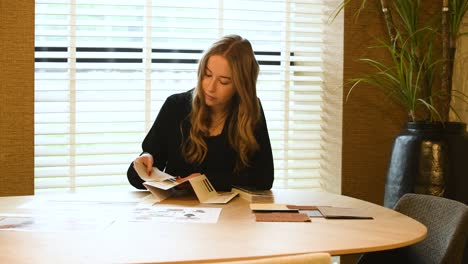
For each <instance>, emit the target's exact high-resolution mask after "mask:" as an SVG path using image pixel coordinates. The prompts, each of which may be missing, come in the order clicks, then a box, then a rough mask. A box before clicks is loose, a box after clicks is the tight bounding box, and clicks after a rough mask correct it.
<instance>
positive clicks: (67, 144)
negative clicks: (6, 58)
mask: <svg viewBox="0 0 468 264" xmlns="http://www.w3.org/2000/svg"><path fill="white" fill-rule="evenodd" d="M325 5H326V1H325V0H291V1H286V0H260V1H259V0H255V1H251V0H249V1H247V0H246V1H243V0H206V1H195V0H181V1H163V0H134V1H122V0H114V1H107V0H69V1H68V0H67V1H65V0H36V31H35V32H36V33H35V133H36V135H35V189H36V191H41V190H47V189H70V190H75V189H77V188H84V187H99V186H107V187H108V186H122V185H128V183H127V179H126V171H127V168H128V166H129V164H130V162H131V161H132V160H133V159H134V158H135V157H136V156H138V155H139V153H140V152H141V142H142V141H143V139H144V136H145V135H146V132H147V131H148V130H149V128H150V127H151V125H152V123H153V121H154V120H155V118H156V116H157V114H158V111H159V109H160V107H161V106H162V104H163V102H164V100H165V99H166V98H167V97H168V96H169V95H171V94H174V93H177V92H183V91H186V90H189V89H191V88H192V87H194V86H195V84H196V69H197V62H198V60H199V58H200V57H201V55H202V52H203V50H204V49H206V48H208V47H209V46H210V45H211V44H212V43H213V42H214V41H215V40H217V39H218V38H219V37H221V36H223V35H226V34H239V35H241V36H243V37H245V38H247V39H249V40H250V42H251V43H252V45H253V48H254V51H255V55H256V58H257V60H258V61H259V63H260V76H259V79H258V86H257V87H258V96H259V98H260V99H261V101H262V104H263V107H264V110H265V115H266V119H267V123H268V128H269V133H270V138H271V143H272V148H273V156H274V165H275V182H274V188H316V189H321V188H322V181H321V178H320V161H321V150H322V148H323V147H322V145H321V139H322V125H321V122H322V117H321V114H322V92H323V62H322V53H323V37H324V36H323V34H324V33H323V25H324V21H326V20H327V18H328V17H327V14H326V9H325V8H324V6H325Z"/></svg>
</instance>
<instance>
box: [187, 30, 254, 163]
mask: <svg viewBox="0 0 468 264" xmlns="http://www.w3.org/2000/svg"><path fill="white" fill-rule="evenodd" d="M213 55H221V56H223V57H224V58H225V59H226V60H227V61H228V63H229V66H230V68H231V73H232V76H231V78H232V83H233V86H234V89H235V91H236V92H235V94H234V96H233V97H232V99H231V105H230V108H229V113H230V119H229V124H228V125H227V128H228V130H227V133H228V139H229V144H230V146H231V147H232V148H233V149H234V150H235V151H236V153H237V160H236V167H235V171H236V172H239V171H240V170H241V169H242V168H245V167H248V166H249V164H250V158H251V157H252V155H253V154H254V153H255V152H256V151H257V150H258V149H259V145H258V142H257V140H256V139H255V135H254V130H255V127H256V126H257V123H258V122H259V120H260V105H259V101H258V99H257V87H256V84H257V77H258V73H259V66H258V62H257V60H256V59H255V56H254V52H253V50H252V45H251V44H250V42H249V41H248V40H247V39H244V38H242V37H240V36H238V35H228V36H225V37H223V38H221V39H220V40H218V41H217V42H215V43H214V44H213V45H212V46H211V47H210V48H209V49H208V50H207V51H206V52H205V54H204V55H203V57H202V58H201V60H200V62H199V65H198V82H197V86H196V88H195V89H194V91H193V96H192V112H191V114H190V121H191V124H192V127H191V129H190V132H189V135H188V136H187V138H186V140H185V142H184V144H183V146H182V153H183V155H184V157H185V159H186V160H187V161H188V162H191V163H197V164H200V163H201V162H203V160H204V159H205V157H206V155H207V152H208V147H207V145H206V142H205V140H204V139H203V136H207V135H209V132H208V129H209V122H210V121H209V120H210V116H209V113H210V112H209V109H208V107H207V106H206V104H205V99H204V96H203V90H202V81H203V78H204V76H205V71H206V67H207V62H208V59H209V58H210V57H211V56H213Z"/></svg>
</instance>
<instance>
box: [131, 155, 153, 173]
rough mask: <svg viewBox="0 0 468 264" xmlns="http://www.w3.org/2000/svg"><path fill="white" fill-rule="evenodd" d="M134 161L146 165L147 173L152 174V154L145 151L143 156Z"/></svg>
mask: <svg viewBox="0 0 468 264" xmlns="http://www.w3.org/2000/svg"><path fill="white" fill-rule="evenodd" d="M133 162H138V163H141V164H143V165H145V167H146V173H147V174H148V176H151V172H152V171H153V163H154V160H153V156H152V155H151V154H149V153H146V152H145V153H143V154H141V156H139V157H138V158H136V159H135V160H134V161H133Z"/></svg>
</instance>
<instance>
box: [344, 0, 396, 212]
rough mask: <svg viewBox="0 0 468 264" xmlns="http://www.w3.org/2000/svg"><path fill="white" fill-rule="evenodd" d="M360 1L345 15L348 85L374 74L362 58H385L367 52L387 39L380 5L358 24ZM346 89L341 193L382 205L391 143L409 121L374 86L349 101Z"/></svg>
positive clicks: (363, 88)
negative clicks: (351, 80)
mask: <svg viewBox="0 0 468 264" xmlns="http://www.w3.org/2000/svg"><path fill="white" fill-rule="evenodd" d="M360 2H361V1H350V4H349V5H348V6H347V8H346V10H345V23H344V24H345V29H344V32H345V33H344V64H343V67H344V69H343V75H344V76H343V78H344V82H346V81H347V80H349V79H350V78H353V77H356V76H359V75H361V74H362V73H365V72H371V71H372V69H370V68H369V67H368V66H367V65H365V64H364V63H362V62H359V61H358V59H359V58H364V57H372V58H384V57H383V56H384V54H383V52H382V50H381V49H380V50H379V49H372V48H368V47H371V46H373V45H375V44H376V43H377V42H376V41H377V39H378V38H385V37H386V35H385V33H386V31H385V29H386V28H385V24H384V21H383V19H382V17H381V13H380V12H379V1H368V6H367V8H366V9H364V10H363V11H362V12H361V14H360V16H359V17H358V18H357V19H356V17H355V14H356V11H357V10H358V8H359V4H360ZM349 88H350V87H349V86H348V87H345V89H344V91H343V92H344V96H343V97H344V100H345V101H344V105H343V156H342V157H343V161H342V162H343V168H342V185H341V186H342V194H344V195H348V196H352V197H356V198H359V199H363V200H367V201H370V202H373V203H377V204H383V194H384V184H385V177H386V171H387V167H388V160H389V156H390V151H391V147H392V144H393V139H394V138H395V136H396V135H397V134H398V132H399V131H400V129H401V128H402V125H403V124H404V122H405V113H404V112H403V111H402V110H401V109H400V108H399V107H397V106H396V105H395V104H394V103H392V102H391V101H390V100H389V99H388V98H386V96H385V95H384V94H383V93H382V92H381V91H379V90H378V89H376V88H374V87H368V86H364V85H363V86H360V87H358V88H355V89H354V90H353V91H352V93H351V94H350V96H349V98H348V100H347V101H346V96H347V94H348V91H349Z"/></svg>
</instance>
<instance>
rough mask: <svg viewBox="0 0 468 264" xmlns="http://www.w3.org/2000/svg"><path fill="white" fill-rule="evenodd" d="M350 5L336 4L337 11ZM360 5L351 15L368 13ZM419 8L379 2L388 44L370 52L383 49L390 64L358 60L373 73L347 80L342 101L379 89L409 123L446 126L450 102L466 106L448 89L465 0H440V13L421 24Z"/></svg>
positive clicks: (409, 2) (415, 2) (416, 1)
mask: <svg viewBox="0 0 468 264" xmlns="http://www.w3.org/2000/svg"><path fill="white" fill-rule="evenodd" d="M350 1H351V0H346V1H344V2H342V4H341V6H340V7H339V8H338V11H337V12H341V10H342V9H343V8H344V7H345V6H346V5H347V4H348V3H349V2H350ZM361 1H362V2H361V4H360V9H359V10H358V12H357V14H356V15H357V16H358V15H359V13H360V12H361V11H362V10H363V9H364V8H368V7H367V6H366V3H367V0H361ZM426 1H427V0H426ZM423 3H424V2H423V1H420V0H392V1H385V0H381V1H380V7H381V11H382V15H383V18H384V19H385V24H386V26H387V28H386V30H387V33H388V39H387V40H381V41H380V45H378V46H376V47H373V48H382V49H384V50H385V51H386V52H387V53H388V54H389V55H390V57H391V60H390V61H387V60H385V61H379V60H377V59H373V58H361V59H360V60H361V61H362V62H364V63H367V64H368V65H370V66H372V68H373V69H375V71H374V72H373V73H370V74H364V75H362V76H360V77H357V78H354V79H351V80H350V82H351V85H352V86H351V89H350V91H349V93H348V96H349V95H350V93H351V92H352V91H353V89H355V88H356V87H357V86H359V85H360V84H363V83H366V84H369V85H371V86H373V87H376V88H379V89H382V90H384V91H385V93H387V94H388V95H389V96H390V97H391V98H393V99H394V100H395V101H396V102H398V103H399V104H400V105H402V106H403V107H404V109H406V110H407V113H408V118H409V120H410V121H426V122H434V121H440V122H446V121H448V117H449V111H450V109H451V99H452V98H453V97H457V98H459V99H460V100H462V101H463V102H464V103H468V100H467V99H468V97H467V96H466V95H465V94H463V93H461V92H460V91H457V90H456V89H452V84H451V80H452V74H453V60H454V55H455V50H456V43H457V38H459V37H461V36H463V35H466V33H461V34H460V33H459V29H460V25H461V23H462V20H463V17H464V15H465V14H466V12H467V10H468V0H443V1H441V8H440V10H442V12H441V13H440V14H438V15H437V16H434V17H432V18H431V19H429V20H428V19H426V20H424V21H423V20H422V19H421V11H422V10H424V4H423ZM425 3H427V2H425ZM455 114H456V113H455Z"/></svg>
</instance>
